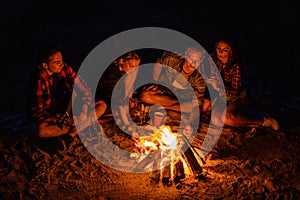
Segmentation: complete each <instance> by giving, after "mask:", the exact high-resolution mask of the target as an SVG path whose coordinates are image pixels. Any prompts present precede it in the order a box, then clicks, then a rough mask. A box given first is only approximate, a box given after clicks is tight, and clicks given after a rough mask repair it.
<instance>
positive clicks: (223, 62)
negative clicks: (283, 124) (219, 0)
mask: <svg viewBox="0 0 300 200" xmlns="http://www.w3.org/2000/svg"><path fill="white" fill-rule="evenodd" d="M211 57H212V59H213V60H214V62H215V64H216V66H217V68H218V69H219V71H220V74H221V77H222V79H223V82H224V86H225V93H226V100H227V108H226V110H224V109H219V110H218V109H214V110H212V112H215V113H214V114H215V115H212V116H217V117H214V118H212V119H211V121H212V123H213V124H214V125H216V126H221V125H223V123H222V122H223V121H222V116H223V117H224V119H225V121H224V124H225V125H228V126H265V127H270V128H272V129H274V130H278V129H279V124H278V122H277V120H275V119H273V118H267V117H263V118H262V119H257V118H251V117H249V116H248V114H247V111H249V106H250V104H249V100H248V97H247V92H246V90H245V89H244V88H243V85H242V71H241V66H240V65H239V62H238V55H237V49H236V45H235V44H234V42H233V40H231V39H229V38H221V39H219V40H217V42H216V44H215V48H214V52H213V53H212V54H211ZM207 83H210V84H211V86H212V87H213V88H214V89H216V90H219V88H215V87H216V86H215V85H217V84H214V83H213V82H210V81H209V80H208V81H207ZM210 110H211V101H210V100H209V99H208V98H205V100H204V105H203V111H204V112H206V111H210Z"/></svg>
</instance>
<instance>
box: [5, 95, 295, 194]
mask: <svg viewBox="0 0 300 200" xmlns="http://www.w3.org/2000/svg"><path fill="white" fill-rule="evenodd" d="M298 101H299V99H298ZM263 102H268V101H267V99H265V101H263ZM294 103H299V102H294ZM268 105H269V107H273V108H276V105H277V104H274V103H272V104H270V102H269V104H267V105H266V103H264V108H268ZM286 105H288V104H286ZM289 105H290V104H289ZM298 105H299V104H298ZM295 110H299V107H297V108H295V107H294V108H292V109H291V108H289V107H288V106H286V107H283V106H281V109H280V111H279V112H278V113H277V118H279V119H280V122H281V125H282V128H281V129H280V130H279V131H273V130H271V129H269V128H263V127H258V128H255V129H253V128H250V127H248V128H229V127H224V128H223V129H222V134H221V136H220V138H219V140H218V142H217V143H216V145H215V146H214V147H213V149H212V151H211V152H210V153H209V154H208V156H207V157H206V160H205V161H206V163H205V164H204V165H202V170H203V171H202V173H201V175H200V176H197V177H195V176H193V175H188V174H187V175H186V177H185V178H184V179H182V180H180V182H174V181H170V182H169V183H168V184H163V183H162V181H158V182H155V181H153V177H154V174H153V173H151V172H148V173H127V172H123V171H119V170H116V169H113V168H110V167H108V166H106V165H104V164H103V163H102V162H100V161H99V160H97V159H96V158H95V157H94V156H93V155H95V154H91V153H90V152H89V151H88V150H87V148H86V146H84V145H83V143H82V141H81V139H80V137H78V136H76V137H75V138H71V137H69V136H61V137H58V138H52V139H38V138H35V137H33V136H32V135H31V133H30V130H29V129H27V128H23V129H21V130H15V131H9V130H6V131H5V130H3V131H1V136H0V141H1V142H0V150H1V152H2V154H1V159H0V160H1V161H0V177H1V179H0V180H1V181H0V196H1V198H2V199H299V198H300V182H299V175H300V171H299V166H300V160H299V152H300V147H299V140H300V137H299V131H300V130H299V127H297V126H295V124H296V122H297V120H299V116H298V115H295V114H294V115H293V113H294V111H295ZM297 117H298V118H297ZM291 124H292V125H291ZM101 126H102V128H103V130H104V132H105V134H106V135H107V137H108V138H109V140H110V141H111V142H112V143H114V144H115V145H117V146H119V147H120V148H122V149H124V150H126V151H128V152H131V153H135V152H137V148H136V145H135V142H134V141H133V140H132V139H131V138H130V137H129V136H128V135H126V134H124V133H123V132H122V131H121V130H120V129H119V128H118V127H117V126H116V124H115V123H114V121H109V122H106V123H103V124H101ZM207 128H208V124H207V123H205V122H201V124H200V128H199V130H198V134H197V137H196V139H195V140H194V141H193V147H195V148H199V147H201V144H202V142H203V140H204V138H205V137H206V135H207ZM93 132H94V130H93V129H86V130H85V133H84V134H91V133H93ZM214 137H216V136H215V135H209V136H208V139H209V140H214ZM90 141H92V143H91V144H90V146H92V149H94V150H95V151H98V152H101V153H104V154H106V156H107V155H108V156H109V157H111V158H112V160H113V162H116V163H119V164H120V165H124V166H126V164H128V163H124V162H122V158H120V157H119V156H118V154H116V152H114V153H112V152H110V151H107V152H104V151H103V149H102V148H101V145H100V144H99V140H97V137H93V136H92V135H91V136H90ZM90 148H91V147H89V149H90ZM106 150H107V149H106ZM135 164H136V165H137V164H138V162H137V163H135Z"/></svg>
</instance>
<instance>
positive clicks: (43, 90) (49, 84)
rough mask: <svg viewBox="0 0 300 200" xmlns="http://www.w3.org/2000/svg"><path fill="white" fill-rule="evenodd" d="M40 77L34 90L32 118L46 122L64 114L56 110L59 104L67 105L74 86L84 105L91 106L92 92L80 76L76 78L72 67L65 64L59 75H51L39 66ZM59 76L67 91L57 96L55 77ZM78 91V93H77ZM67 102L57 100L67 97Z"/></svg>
mask: <svg viewBox="0 0 300 200" xmlns="http://www.w3.org/2000/svg"><path fill="white" fill-rule="evenodd" d="M39 70H40V71H39V75H38V79H37V81H36V85H35V88H34V97H33V98H34V100H33V105H32V107H31V111H32V117H33V119H36V120H39V121H41V120H44V119H46V118H48V117H53V116H55V115H56V114H58V112H64V111H65V110H64V111H61V110H56V109H55V108H56V107H57V104H64V105H67V104H68V102H69V100H70V98H71V94H72V91H73V86H74V87H75V89H76V93H78V92H79V93H80V97H81V100H82V102H83V103H85V104H87V105H91V100H92V98H91V90H90V88H88V87H87V85H86V83H85V82H84V81H83V80H82V78H80V77H79V76H77V77H76V72H75V71H74V70H73V68H72V67H71V66H69V65H68V64H66V63H64V67H63V69H62V71H61V72H60V73H59V74H52V75H49V74H48V73H47V71H46V70H45V69H43V68H42V67H41V66H39ZM53 75H57V76H58V77H59V78H60V80H62V83H63V86H64V88H65V89H66V91H65V93H61V94H57V93H54V91H53V88H54V84H55V83H54V82H55V80H54V77H53ZM77 90H78V92H77ZM66 92H67V93H69V95H68V98H66V102H58V101H56V99H57V98H59V97H61V96H64V95H67V94H66ZM64 109H66V106H65V108H64Z"/></svg>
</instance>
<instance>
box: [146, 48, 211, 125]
mask: <svg viewBox="0 0 300 200" xmlns="http://www.w3.org/2000/svg"><path fill="white" fill-rule="evenodd" d="M212 66H213V61H212V59H211V58H210V56H209V55H208V54H207V53H206V51H205V50H204V49H200V48H197V47H188V48H187V49H186V50H185V52H184V55H183V56H182V55H179V54H176V53H171V52H165V53H164V54H163V55H162V57H161V58H159V59H158V60H157V62H156V64H155V65H154V71H153V79H154V81H155V82H157V84H154V85H150V86H148V87H146V88H144V89H143V91H142V93H141V99H142V101H144V102H146V103H148V104H160V105H161V106H163V107H165V109H169V110H173V111H178V112H183V113H188V114H190V122H189V123H190V124H193V123H195V122H196V120H198V117H196V116H199V115H200V113H195V112H194V111H195V110H198V109H195V108H197V107H198V108H199V109H200V110H201V108H202V104H203V99H204V93H205V90H206V84H205V81H204V77H205V76H206V75H208V74H206V72H207V73H208V71H209V73H211V72H212V71H211V70H213V67H212ZM197 69H199V71H200V72H201V74H200V73H199V71H198V70H197ZM207 69H209V70H207ZM202 72H203V74H202ZM172 91H173V92H172Z"/></svg>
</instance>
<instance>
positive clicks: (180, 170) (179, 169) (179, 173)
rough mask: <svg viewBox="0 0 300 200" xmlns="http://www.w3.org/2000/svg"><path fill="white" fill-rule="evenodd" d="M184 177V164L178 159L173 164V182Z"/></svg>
mask: <svg viewBox="0 0 300 200" xmlns="http://www.w3.org/2000/svg"><path fill="white" fill-rule="evenodd" d="M184 178H185V173H184V166H183V162H182V161H181V160H178V161H177V162H176V164H175V166H174V182H175V183H177V182H179V181H180V180H181V179H184Z"/></svg>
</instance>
